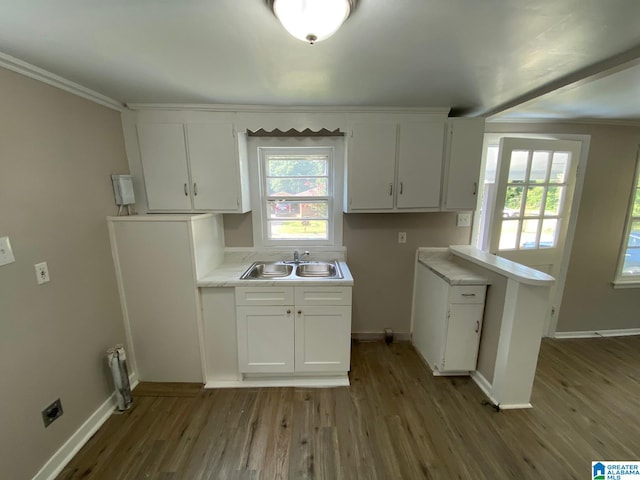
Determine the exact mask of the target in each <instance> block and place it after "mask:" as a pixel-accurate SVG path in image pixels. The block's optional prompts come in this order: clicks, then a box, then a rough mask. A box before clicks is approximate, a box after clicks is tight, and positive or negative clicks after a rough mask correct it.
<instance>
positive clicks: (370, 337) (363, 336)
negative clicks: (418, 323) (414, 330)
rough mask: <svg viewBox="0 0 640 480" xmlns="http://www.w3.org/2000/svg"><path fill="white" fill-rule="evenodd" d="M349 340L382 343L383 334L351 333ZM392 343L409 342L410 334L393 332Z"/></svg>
mask: <svg viewBox="0 0 640 480" xmlns="http://www.w3.org/2000/svg"><path fill="white" fill-rule="evenodd" d="M351 338H352V339H353V340H358V341H360V342H382V341H384V332H352V333H351ZM393 339H394V341H398V342H409V341H411V333H410V332H393Z"/></svg>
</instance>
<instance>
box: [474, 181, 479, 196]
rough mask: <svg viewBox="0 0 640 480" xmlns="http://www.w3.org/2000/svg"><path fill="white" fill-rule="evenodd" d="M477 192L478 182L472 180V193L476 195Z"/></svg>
mask: <svg viewBox="0 0 640 480" xmlns="http://www.w3.org/2000/svg"><path fill="white" fill-rule="evenodd" d="M477 193H478V182H473V194H474V195H476V194H477Z"/></svg>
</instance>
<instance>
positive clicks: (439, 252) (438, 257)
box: [418, 248, 489, 285]
mask: <svg viewBox="0 0 640 480" xmlns="http://www.w3.org/2000/svg"><path fill="white" fill-rule="evenodd" d="M418 262H420V263H421V264H423V265H425V266H426V267H427V268H429V270H431V271H432V272H434V273H435V274H436V275H438V276H439V277H440V278H442V279H443V280H445V281H446V282H447V283H448V284H449V285H488V284H489V280H488V279H487V278H486V277H483V276H482V275H479V274H478V273H476V272H474V271H472V270H469V269H468V268H465V267H463V266H462V265H459V264H457V263H455V261H454V257H453V255H452V254H451V252H449V249H447V248H444V249H442V248H419V249H418Z"/></svg>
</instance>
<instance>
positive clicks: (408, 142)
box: [397, 122, 444, 210]
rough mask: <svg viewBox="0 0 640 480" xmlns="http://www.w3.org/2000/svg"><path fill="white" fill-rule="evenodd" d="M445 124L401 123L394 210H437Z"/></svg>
mask: <svg viewBox="0 0 640 480" xmlns="http://www.w3.org/2000/svg"><path fill="white" fill-rule="evenodd" d="M443 145H444V123H443V122H424V123H402V124H401V125H400V131H399V138H398V184H397V191H398V195H397V207H398V208H399V209H403V208H406V209H434V210H437V209H439V207H440V184H441V182H442V156H443V155H442V154H443Z"/></svg>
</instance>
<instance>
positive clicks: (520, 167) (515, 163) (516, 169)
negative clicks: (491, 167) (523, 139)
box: [508, 150, 529, 183]
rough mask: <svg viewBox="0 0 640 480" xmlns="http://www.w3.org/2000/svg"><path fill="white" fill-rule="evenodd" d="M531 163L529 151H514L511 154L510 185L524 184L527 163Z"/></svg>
mask: <svg viewBox="0 0 640 480" xmlns="http://www.w3.org/2000/svg"><path fill="white" fill-rule="evenodd" d="M528 162H529V151H528V150H514V151H513V152H511V163H510V164H509V180H508V183H522V182H524V177H525V175H526V174H527V163H528Z"/></svg>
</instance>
